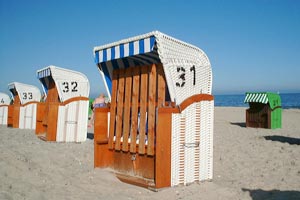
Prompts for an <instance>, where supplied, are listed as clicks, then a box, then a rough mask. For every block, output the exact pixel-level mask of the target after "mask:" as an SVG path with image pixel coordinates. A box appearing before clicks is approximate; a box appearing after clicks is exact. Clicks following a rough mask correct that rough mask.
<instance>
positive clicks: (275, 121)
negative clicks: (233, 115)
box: [244, 92, 282, 129]
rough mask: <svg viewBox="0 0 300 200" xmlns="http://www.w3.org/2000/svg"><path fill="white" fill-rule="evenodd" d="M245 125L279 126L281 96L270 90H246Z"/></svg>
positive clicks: (255, 126) (270, 127)
mask: <svg viewBox="0 0 300 200" xmlns="http://www.w3.org/2000/svg"><path fill="white" fill-rule="evenodd" d="M244 103H249V108H248V109H247V110H246V127H253V128H268V129H276V128H281V112H282V108H281V98H280V96H279V94H275V93H271V92H246V95H245V100H244Z"/></svg>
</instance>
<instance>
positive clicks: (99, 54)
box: [95, 36, 155, 67]
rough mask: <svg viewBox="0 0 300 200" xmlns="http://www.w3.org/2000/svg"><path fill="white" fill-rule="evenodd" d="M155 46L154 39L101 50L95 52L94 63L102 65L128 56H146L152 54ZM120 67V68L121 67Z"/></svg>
mask: <svg viewBox="0 0 300 200" xmlns="http://www.w3.org/2000/svg"><path fill="white" fill-rule="evenodd" d="M154 46H155V37H154V36H151V37H149V38H144V39H140V40H137V41H131V42H128V43H123V44H119V45H116V46H112V47H110V48H106V49H102V50H99V51H96V52H95V62H96V63H97V64H98V63H103V62H107V61H111V60H115V59H120V58H121V59H122V58H126V57H130V56H135V55H140V54H146V53H149V52H152V51H153V50H154ZM121 67H122V66H121Z"/></svg>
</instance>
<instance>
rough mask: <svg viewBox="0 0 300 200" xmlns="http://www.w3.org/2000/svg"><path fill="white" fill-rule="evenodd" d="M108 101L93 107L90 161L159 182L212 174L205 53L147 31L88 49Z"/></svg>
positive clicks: (129, 177)
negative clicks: (95, 64) (93, 121)
mask: <svg viewBox="0 0 300 200" xmlns="http://www.w3.org/2000/svg"><path fill="white" fill-rule="evenodd" d="M94 55H95V62H96V63H97V66H98V68H99V71H100V74H101V75H102V76H103V79H104V80H105V86H106V88H107V93H108V96H109V97H110V106H109V107H107V108H96V109H95V126H94V166H95V167H100V168H106V167H108V168H111V169H113V170H114V171H115V173H116V175H117V177H118V178H119V179H120V180H122V181H124V182H127V183H131V184H136V185H139V186H143V187H147V188H153V189H158V188H163V187H169V186H175V185H178V184H185V185H186V184H188V183H192V182H198V181H203V180H210V179H212V172H213V113H214V111H213V108H214V100H213V99H214V98H213V96H212V95H211V86H212V72H211V66H210V62H209V60H208V58H207V56H206V55H205V53H204V52H203V51H202V50H201V49H199V48H197V47H195V46H193V45H190V44H188V43H185V42H182V41H180V40H177V39H175V38H172V37H170V36H168V35H165V34H163V33H161V32H158V31H154V32H150V33H148V34H144V35H139V36H136V37H132V38H129V39H125V40H121V41H119V42H114V43H111V44H107V45H103V46H99V47H95V48H94Z"/></svg>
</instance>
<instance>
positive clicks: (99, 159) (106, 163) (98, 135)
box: [94, 108, 113, 168]
mask: <svg viewBox="0 0 300 200" xmlns="http://www.w3.org/2000/svg"><path fill="white" fill-rule="evenodd" d="M108 112H109V109H108V108H95V123H94V167H102V168H104V167H111V166H112V163H113V151H111V150H109V149H108V135H107V132H108V125H107V124H108V115H107V113H108Z"/></svg>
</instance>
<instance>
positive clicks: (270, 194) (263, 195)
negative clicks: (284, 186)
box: [242, 188, 300, 200]
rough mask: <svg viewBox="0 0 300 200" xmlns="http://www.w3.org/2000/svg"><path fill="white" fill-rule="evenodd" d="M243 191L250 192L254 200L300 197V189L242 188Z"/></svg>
mask: <svg viewBox="0 0 300 200" xmlns="http://www.w3.org/2000/svg"><path fill="white" fill-rule="evenodd" d="M242 191H244V192H249V194H250V196H251V198H252V199H253V200H266V199H268V200H284V199H300V191H281V190H261V189H256V190H250V189H246V188H242Z"/></svg>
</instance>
